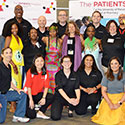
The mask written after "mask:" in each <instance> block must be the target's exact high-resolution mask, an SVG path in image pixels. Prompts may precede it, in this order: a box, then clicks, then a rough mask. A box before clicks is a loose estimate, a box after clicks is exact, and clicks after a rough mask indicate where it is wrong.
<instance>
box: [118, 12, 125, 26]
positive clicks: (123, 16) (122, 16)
mask: <svg viewBox="0 0 125 125" xmlns="http://www.w3.org/2000/svg"><path fill="white" fill-rule="evenodd" d="M123 20H124V21H125V14H121V15H120V16H119V18H118V21H119V23H120V25H125V24H124V22H123Z"/></svg>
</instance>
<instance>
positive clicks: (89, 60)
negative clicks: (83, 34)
mask: <svg viewBox="0 0 125 125" xmlns="http://www.w3.org/2000/svg"><path fill="white" fill-rule="evenodd" d="M84 65H85V68H92V66H93V58H92V57H91V56H87V57H86V58H85V60H84Z"/></svg>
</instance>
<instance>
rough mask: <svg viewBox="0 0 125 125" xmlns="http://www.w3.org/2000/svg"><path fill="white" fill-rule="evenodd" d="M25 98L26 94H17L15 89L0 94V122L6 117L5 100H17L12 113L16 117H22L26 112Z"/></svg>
mask: <svg viewBox="0 0 125 125" xmlns="http://www.w3.org/2000/svg"><path fill="white" fill-rule="evenodd" d="M26 99H27V95H26V94H25V93H23V92H21V94H20V95H19V94H18V92H17V91H8V92H7V93H6V94H0V103H1V104H2V109H1V110H0V123H3V122H4V121H5V119H6V108H7V101H17V106H16V111H15V113H14V115H15V116H17V117H24V116H25V113H26Z"/></svg>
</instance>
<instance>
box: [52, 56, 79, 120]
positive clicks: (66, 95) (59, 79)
mask: <svg viewBox="0 0 125 125" xmlns="http://www.w3.org/2000/svg"><path fill="white" fill-rule="evenodd" d="M61 65H62V67H63V69H62V70H60V71H59V72H57V74H56V76H55V82H56V86H57V87H56V89H55V95H54V102H53V103H52V107H51V118H52V120H60V119H61V114H62V110H63V106H68V107H69V111H68V116H69V117H73V110H75V107H76V105H78V103H79V99H80V89H79V79H78V76H77V74H76V73H75V72H74V71H71V69H70V68H71V65H72V63H71V59H70V57H69V56H64V57H63V58H62V60H61Z"/></svg>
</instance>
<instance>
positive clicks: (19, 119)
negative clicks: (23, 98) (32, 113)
mask: <svg viewBox="0 0 125 125" xmlns="http://www.w3.org/2000/svg"><path fill="white" fill-rule="evenodd" d="M12 121H13V122H23V123H26V122H29V121H30V119H29V118H23V117H17V116H13V120H12Z"/></svg>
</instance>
